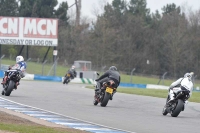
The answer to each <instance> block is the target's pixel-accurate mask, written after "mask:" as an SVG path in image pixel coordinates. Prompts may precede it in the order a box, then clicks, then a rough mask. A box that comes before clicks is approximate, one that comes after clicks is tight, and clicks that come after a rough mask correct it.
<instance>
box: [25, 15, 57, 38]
mask: <svg viewBox="0 0 200 133" xmlns="http://www.w3.org/2000/svg"><path fill="white" fill-rule="evenodd" d="M24 37H35V38H57V20H52V19H39V18H24Z"/></svg>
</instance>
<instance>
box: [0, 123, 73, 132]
mask: <svg viewBox="0 0 200 133" xmlns="http://www.w3.org/2000/svg"><path fill="white" fill-rule="evenodd" d="M0 129H1V130H4V131H10V132H19V133H72V132H68V131H64V129H63V131H62V129H53V128H49V127H43V126H28V125H19V124H4V123H0ZM74 133H75V132H74Z"/></svg>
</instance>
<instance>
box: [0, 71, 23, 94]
mask: <svg viewBox="0 0 200 133" xmlns="http://www.w3.org/2000/svg"><path fill="white" fill-rule="evenodd" d="M19 71H20V70H7V72H8V78H7V80H6V83H5V84H3V88H4V89H3V90H2V92H1V94H2V95H5V96H10V94H11V92H12V91H13V89H17V86H16V83H17V82H19V80H20V79H21V77H20V74H19Z"/></svg>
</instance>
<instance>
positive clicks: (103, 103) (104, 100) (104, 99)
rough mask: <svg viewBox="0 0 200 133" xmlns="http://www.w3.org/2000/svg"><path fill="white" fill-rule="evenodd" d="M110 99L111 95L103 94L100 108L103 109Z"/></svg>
mask: <svg viewBox="0 0 200 133" xmlns="http://www.w3.org/2000/svg"><path fill="white" fill-rule="evenodd" d="M110 97H111V94H110V93H107V92H105V95H104V98H103V100H102V102H101V106H102V107H105V106H106V105H107V104H108V101H109V99H110Z"/></svg>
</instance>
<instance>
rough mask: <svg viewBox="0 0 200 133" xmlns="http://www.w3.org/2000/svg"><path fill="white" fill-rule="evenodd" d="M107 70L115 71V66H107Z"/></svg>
mask: <svg viewBox="0 0 200 133" xmlns="http://www.w3.org/2000/svg"><path fill="white" fill-rule="evenodd" d="M109 70H113V71H117V68H116V67H115V66H111V67H110V68H109Z"/></svg>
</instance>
